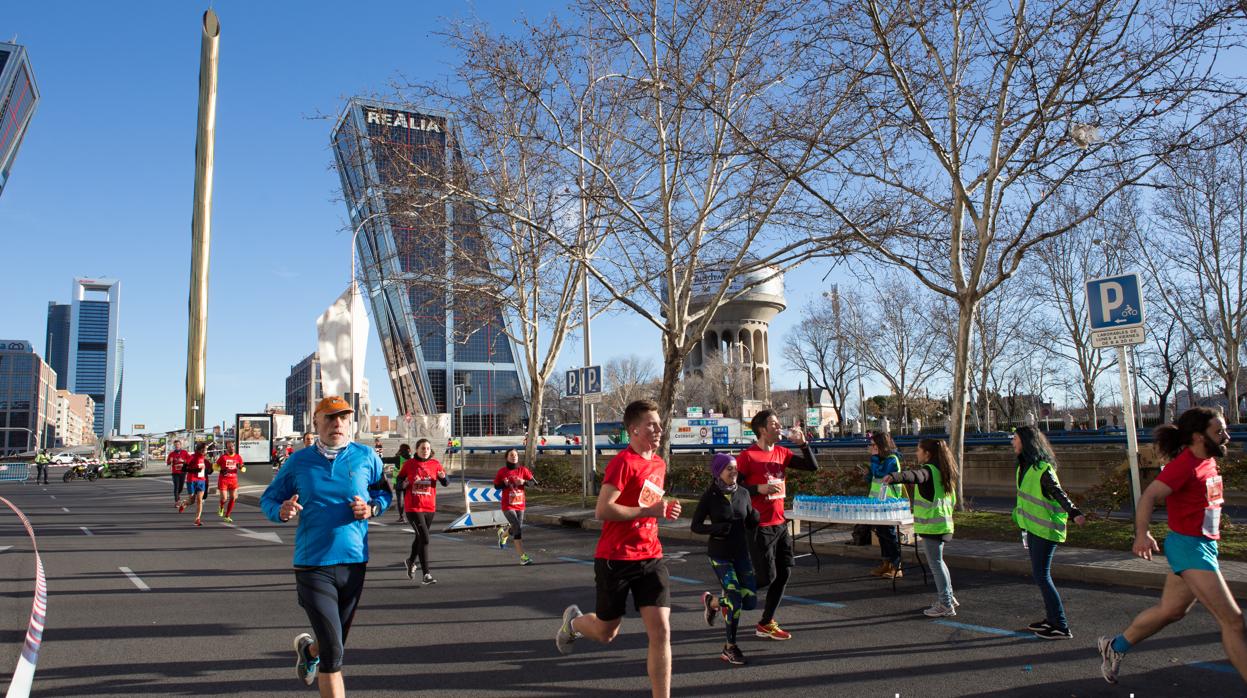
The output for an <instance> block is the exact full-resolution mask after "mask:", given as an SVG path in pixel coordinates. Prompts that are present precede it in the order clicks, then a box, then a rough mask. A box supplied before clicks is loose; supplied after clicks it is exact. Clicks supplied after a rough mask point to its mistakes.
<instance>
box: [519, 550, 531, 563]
mask: <svg viewBox="0 0 1247 698" xmlns="http://www.w3.org/2000/svg"><path fill="white" fill-rule="evenodd" d="M520 564H521V565H531V564H533V559H532V558H531V557H529V556H528V553H524V554H523V555H520Z"/></svg>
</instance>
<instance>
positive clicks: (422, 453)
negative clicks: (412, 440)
mask: <svg viewBox="0 0 1247 698" xmlns="http://www.w3.org/2000/svg"><path fill="white" fill-rule="evenodd" d="M398 483H399V490H400V491H403V492H404V494H403V511H404V512H406V513H407V521H408V522H410V523H411V528H412V529H413V530H414V531H415V533H416V535H415V538H414V539H413V540H412V541H411V555H409V556H408V557H407V559H406V560H404V562H405V563H406V566H407V578H408V579H415V577H416V561H417V560H419V562H420V569H422V570H424V577H423V579H422V580H421V583H422V584H437V580H436V579H434V578H433V574H432V573H431V572H429V531H430V529H432V528H433V514H434V513H436V512H437V485H438V483H441V485H442V487H446V486H447V485H449V484H450V480H448V479H447V478H446V470H445V469H444V468H442V464H441V463H439V462H437V460H435V459H434V458H433V444H431V443H429V440H428V439H420V440H419V441H417V442H416V455H415V457H413V458H412V459H411V460H409V461H407V462H406V463H403V467H402V468H400V469H399V471H398Z"/></svg>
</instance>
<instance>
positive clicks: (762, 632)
mask: <svg viewBox="0 0 1247 698" xmlns="http://www.w3.org/2000/svg"><path fill="white" fill-rule="evenodd" d="M754 635H757V636H758V637H769V638H770V639H772V640H791V639H792V633H790V632H788V631H787V630H784V629H783V628H781V627H779V623H778V622H776V621H771V622H770V623H767V624H766V625H763V624H761V623H758V625H757V627H756V628H754Z"/></svg>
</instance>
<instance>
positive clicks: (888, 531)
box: [875, 526, 901, 567]
mask: <svg viewBox="0 0 1247 698" xmlns="http://www.w3.org/2000/svg"><path fill="white" fill-rule="evenodd" d="M875 535H876V536H879V555H880V557H882V558H883V559H884V561H886V562H890V563H892V564H893V565H896V566H897V567H900V566H901V539H900V532H899V531H898V530H897V528H896V526H875Z"/></svg>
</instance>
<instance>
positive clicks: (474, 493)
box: [468, 487, 502, 502]
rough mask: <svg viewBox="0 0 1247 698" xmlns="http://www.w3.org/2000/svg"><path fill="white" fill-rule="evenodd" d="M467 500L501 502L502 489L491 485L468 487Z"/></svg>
mask: <svg viewBox="0 0 1247 698" xmlns="http://www.w3.org/2000/svg"><path fill="white" fill-rule="evenodd" d="M468 501H469V502H501V501H502V490H499V489H495V488H493V487H469V488H468Z"/></svg>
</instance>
